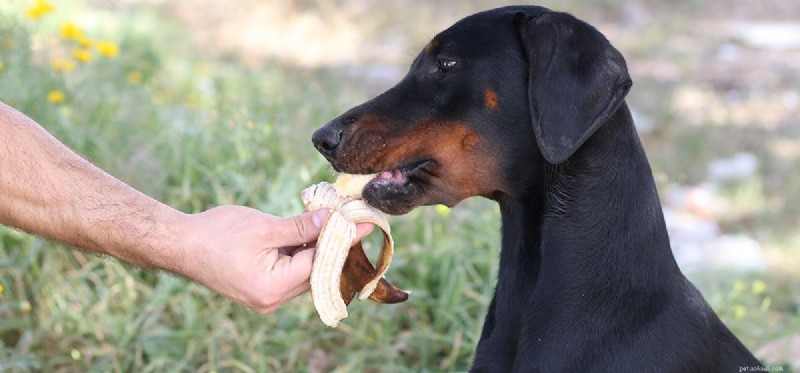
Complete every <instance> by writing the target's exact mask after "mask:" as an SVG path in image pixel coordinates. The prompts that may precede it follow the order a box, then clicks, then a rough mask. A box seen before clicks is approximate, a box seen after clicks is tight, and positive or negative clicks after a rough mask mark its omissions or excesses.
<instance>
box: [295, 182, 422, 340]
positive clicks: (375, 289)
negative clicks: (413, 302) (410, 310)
mask: <svg viewBox="0 0 800 373" xmlns="http://www.w3.org/2000/svg"><path fill="white" fill-rule="evenodd" d="M374 177H375V175H351V174H340V175H339V177H338V178H337V179H336V181H335V182H334V184H331V183H327V182H322V183H319V184H315V185H312V186H310V187H308V188H306V189H305V190H303V192H302V193H301V195H300V198H301V199H302V201H303V204H304V205H305V206H306V210H308V211H311V210H316V209H319V208H328V209H330V210H331V213H330V214H329V215H328V218H327V220H326V221H325V222H324V224H323V226H322V232H321V233H320V235H319V238H318V239H317V250H316V253H315V254H314V266H313V268H312V270H311V298H312V300H313V302H314V308H316V310H317V314H319V317H320V319H321V320H322V322H323V323H325V324H326V325H328V326H330V327H334V328H335V327H336V326H338V325H339V322H340V321H341V320H343V319H345V318H347V316H348V313H347V305H348V304H349V303H350V301H351V300H352V299H353V297H354V296H355V293H358V294H359V296H358V298H359V300H364V299H366V298H369V299H371V300H374V301H376V302H380V303H398V302H403V301H405V300H406V299H408V294H409V293H408V292H406V291H403V290H400V289H398V288H396V287H395V286H393V285H392V284H390V283H389V282H387V281H386V280H385V279H384V278H383V275H384V274H385V273H386V271H387V270H388V269H389V264H390V263H391V260H392V255H393V252H394V240H393V239H392V235H391V228H390V227H389V221H388V220H387V219H386V216H385V215H384V214H383V213H382V212H380V211H378V210H377V209H375V208H374V207H372V206H369V205H367V204H366V203H365V202H364V201H363V200H362V199H361V191H362V190H363V189H364V186H365V185H366V184H367V183H368V182H369V181H370V180H372V178H374ZM357 223H372V224H375V225H377V226H378V227H379V228H381V230H382V231H383V246H382V247H381V252H380V256H379V258H378V263H377V268H374V267H373V266H372V264H371V263H370V262H369V259H368V258H367V256H366V254H365V253H364V249H363V247H362V246H361V243H360V242H358V243H356V244H355V245H352V242H353V240H354V239H355V237H356V224H357ZM351 246H352V247H351Z"/></svg>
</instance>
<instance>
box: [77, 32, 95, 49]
mask: <svg viewBox="0 0 800 373" xmlns="http://www.w3.org/2000/svg"><path fill="white" fill-rule="evenodd" d="M75 41H77V42H78V45H79V46H81V48H89V47H91V46H92V39H89V38H87V37H86V36H85V35H81V36H78V37H77V38H76V39H75Z"/></svg>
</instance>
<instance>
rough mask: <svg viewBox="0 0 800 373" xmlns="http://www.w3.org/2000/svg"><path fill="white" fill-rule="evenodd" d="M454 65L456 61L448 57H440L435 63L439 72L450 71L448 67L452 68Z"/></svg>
mask: <svg viewBox="0 0 800 373" xmlns="http://www.w3.org/2000/svg"><path fill="white" fill-rule="evenodd" d="M455 66H456V61H454V60H451V59H448V58H442V59H440V60H439V62H438V64H437V68H438V70H439V72H443V73H445V72H448V71H450V69H452V68H453V67H455Z"/></svg>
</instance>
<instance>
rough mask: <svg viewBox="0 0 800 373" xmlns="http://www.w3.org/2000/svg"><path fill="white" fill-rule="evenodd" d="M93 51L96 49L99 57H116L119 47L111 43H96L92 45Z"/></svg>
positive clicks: (104, 41) (102, 41) (103, 41)
mask: <svg viewBox="0 0 800 373" xmlns="http://www.w3.org/2000/svg"><path fill="white" fill-rule="evenodd" d="M94 49H96V50H97V53H100V55H101V56H105V57H109V58H111V57H116V56H117V55H118V54H119V46H117V44H115V43H114V42H111V41H106V40H101V41H98V42H97V43H95V44H94Z"/></svg>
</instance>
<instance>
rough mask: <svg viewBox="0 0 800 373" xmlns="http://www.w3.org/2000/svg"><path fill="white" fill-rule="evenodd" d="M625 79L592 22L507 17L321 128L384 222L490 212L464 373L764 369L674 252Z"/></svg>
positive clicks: (445, 46) (487, 18)
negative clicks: (490, 232)
mask: <svg viewBox="0 0 800 373" xmlns="http://www.w3.org/2000/svg"><path fill="white" fill-rule="evenodd" d="M631 84H632V82H631V78H630V76H629V74H628V71H627V66H626V63H625V60H624V58H623V57H622V55H621V54H620V52H619V51H618V50H617V49H615V48H614V47H613V46H612V45H611V44H610V43H609V41H608V40H607V39H606V38H605V37H604V36H603V35H602V34H601V33H600V32H599V31H597V30H596V29H595V28H594V27H592V26H591V25H589V24H587V23H585V22H583V21H581V20H578V19H577V18H575V17H573V16H572V15H569V14H567V13H560V12H553V11H550V10H548V9H546V8H542V7H536V6H515V7H504V8H498V9H494V10H489V11H485V12H482V13H478V14H475V15H472V16H469V17H466V18H464V19H463V20H461V21H459V22H457V23H455V24H454V25H453V26H451V27H450V28H448V29H447V30H445V31H442V32H441V33H439V34H438V35H436V36H435V37H434V38H433V39H432V40H431V41H430V43H428V44H427V45H426V46H425V47H424V49H423V50H422V51H421V52H420V53H419V55H417V57H416V58H415V59H414V61H413V63H412V65H411V68H410V71H409V72H408V74H407V75H406V76H405V77H404V78H403V79H402V80H401V81H400V82H399V83H398V84H397V85H395V86H394V87H393V88H391V89H389V90H388V91H386V92H384V93H383V94H380V95H378V96H377V97H375V98H373V99H371V100H369V101H367V102H365V103H363V104H361V105H359V106H356V107H354V108H352V109H350V110H348V111H347V112H345V113H344V114H342V115H341V116H339V117H337V118H336V119H333V120H332V121H330V122H329V123H327V124H325V125H324V126H323V127H321V128H320V129H318V130H317V131H316V132H314V134H313V136H312V141H313V143H314V146H315V147H316V148H317V149H318V151H319V152H320V153H322V155H323V156H324V157H325V158H326V159H327V160H328V161H329V162H330V163H331V165H332V166H333V168H334V169H335V170H337V171H340V172H347V173H358V174H366V173H377V174H378V175H377V176H376V177H375V178H374V179H373V180H372V181H370V182H369V184H367V186H366V187H365V188H364V191H363V196H364V199H365V200H366V201H367V202H368V203H369V204H371V205H373V206H375V207H377V208H379V209H380V210H382V211H384V212H386V213H389V214H395V215H399V214H405V213H407V212H409V211H410V210H412V209H414V208H416V207H418V206H423V205H431V204H445V205H447V206H454V205H456V204H457V203H458V202H459V201H462V200H464V199H466V198H469V197H472V196H482V197H485V198H489V199H492V200H494V201H496V202H497V203H498V204H499V206H500V211H501V216H502V250H501V253H500V262H499V274H498V279H497V286H496V288H495V293H494V297H493V299H492V301H491V304H490V306H489V311H488V314H487V315H486V319H485V323H484V326H483V330H482V333H481V337H480V340H479V342H478V345H477V349H476V352H475V358H474V361H473V362H472V367H471V371H473V372H616V371H620V372H739V371H741V370H742V369H748V368H749V369H753V368H755V367H760V366H761V364H760V362H759V361H758V360H757V359H756V358H755V357H754V356H753V355H752V353H750V352H749V351H748V349H747V348H746V347H745V346H744V345H743V344H742V343H741V342H740V341H739V340H738V339H737V338H736V337H735V336H734V335H733V334H732V333H731V332H730V331H729V330H728V328H727V327H726V326H725V325H724V324H723V323H722V322H721V321H720V319H719V318H718V317H717V315H716V314H715V313H714V311H713V310H712V309H711V308H710V307H709V305H708V304H707V303H706V302H705V300H704V299H703V296H702V295H701V294H700V292H698V290H697V289H696V288H695V287H694V286H693V285H692V284H691V283H690V282H689V281H688V280H687V279H686V277H684V275H683V274H682V273H681V271H680V269H679V268H678V265H677V263H676V261H675V259H674V257H673V255H672V251H671V248H670V242H669V237H668V235H667V229H666V225H665V223H664V217H663V213H662V209H661V206H660V202H659V198H658V193H657V190H656V187H655V182H654V180H653V175H652V171H651V169H650V165H649V163H648V161H647V158H646V155H645V152H644V149H643V147H642V145H641V143H640V140H639V137H638V135H637V133H636V129H635V127H634V124H633V120H632V118H631V113H630V111H629V109H628V106H627V105H626V103H625V96H626V95H627V93H628V91H629V90H630V87H631Z"/></svg>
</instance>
